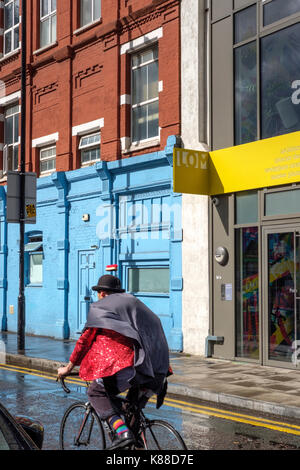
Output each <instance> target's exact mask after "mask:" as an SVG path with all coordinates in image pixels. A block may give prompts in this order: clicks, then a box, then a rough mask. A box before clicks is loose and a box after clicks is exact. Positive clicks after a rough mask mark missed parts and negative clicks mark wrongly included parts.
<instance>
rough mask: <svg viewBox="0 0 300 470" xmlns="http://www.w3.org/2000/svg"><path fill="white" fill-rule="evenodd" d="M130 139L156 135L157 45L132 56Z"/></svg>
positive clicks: (145, 138)
mask: <svg viewBox="0 0 300 470" xmlns="http://www.w3.org/2000/svg"><path fill="white" fill-rule="evenodd" d="M131 120H132V134H131V135H132V141H133V142H138V141H142V140H147V139H151V138H153V137H158V135H159V127H158V47H157V45H156V46H154V47H152V48H151V49H147V50H143V51H141V52H139V53H137V54H134V55H133V56H132V115H131Z"/></svg>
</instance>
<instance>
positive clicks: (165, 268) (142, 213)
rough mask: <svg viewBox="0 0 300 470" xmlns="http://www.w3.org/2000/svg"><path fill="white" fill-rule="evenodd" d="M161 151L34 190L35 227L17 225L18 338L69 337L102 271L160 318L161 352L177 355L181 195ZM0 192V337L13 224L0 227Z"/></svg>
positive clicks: (13, 276)
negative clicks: (21, 305) (112, 267)
mask: <svg viewBox="0 0 300 470" xmlns="http://www.w3.org/2000/svg"><path fill="white" fill-rule="evenodd" d="M175 144H176V138H175V137H174V136H171V137H169V139H168V143H167V146H166V148H165V150H164V151H160V152H153V153H151V154H147V155H143V156H138V157H132V158H128V159H123V160H118V161H114V162H102V161H100V162H98V163H96V164H95V165H93V166H89V167H87V168H81V169H79V170H75V171H71V172H59V173H53V174H52V175H51V176H49V177H44V178H39V180H38V184H37V188H38V191H37V223H36V224H35V225H26V238H25V243H26V248H25V249H26V256H25V265H26V266H25V268H26V269H25V279H26V289H25V295H26V332H27V333H32V334H35V335H44V336H51V337H55V338H58V339H61V338H74V339H76V338H78V335H79V334H80V332H81V330H82V327H83V325H84V323H85V320H86V316H87V312H88V308H89V304H90V302H93V301H96V300H97V297H96V293H95V292H94V291H92V290H91V287H92V286H93V285H95V284H96V283H97V280H98V278H99V276H100V275H102V274H103V273H105V268H106V266H107V265H109V264H118V272H117V274H118V275H119V277H120V278H121V280H122V285H123V287H124V288H125V289H126V291H127V292H131V293H133V294H134V295H136V296H137V297H138V298H140V299H141V300H142V301H143V302H145V303H146V304H147V305H148V306H149V307H150V308H151V309H152V310H153V311H154V312H155V313H156V314H157V315H158V316H159V317H160V319H161V321H162V324H163V327H164V330H165V333H166V336H167V339H168V343H169V347H170V349H171V350H173V351H182V343H183V341H182V327H181V317H182V314H181V305H182V302H181V293H182V287H183V286H182V270H181V263H182V260H181V242H182V229H181V195H179V194H174V193H173V192H172V179H173V178H172V171H173V170H172V156H173V147H174V145H175ZM5 201H6V192H5V188H4V187H0V223H1V226H0V308H1V310H0V311H1V325H2V330H8V331H17V298H18V279H19V276H18V263H19V257H18V243H19V227H18V225H15V224H8V225H7V224H6V223H5V217H6V214H5V210H6V208H5Z"/></svg>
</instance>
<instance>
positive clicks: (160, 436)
mask: <svg viewBox="0 0 300 470" xmlns="http://www.w3.org/2000/svg"><path fill="white" fill-rule="evenodd" d="M144 433H145V434H144V441H145V449H146V450H187V447H186V445H185V442H184V440H183V439H182V437H181V436H180V434H179V432H178V431H176V429H174V428H173V426H171V424H169V423H167V422H166V421H159V420H153V421H149V422H148V423H147V425H146V427H145V430H144Z"/></svg>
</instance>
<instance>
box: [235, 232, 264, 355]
mask: <svg viewBox="0 0 300 470" xmlns="http://www.w3.org/2000/svg"><path fill="white" fill-rule="evenodd" d="M235 272H236V280H235V286H236V296H235V298H236V355H237V357H242V358H249V359H258V358H259V297H258V293H259V290H258V288H259V276H258V228H257V227H247V228H241V229H238V230H236V270H235Z"/></svg>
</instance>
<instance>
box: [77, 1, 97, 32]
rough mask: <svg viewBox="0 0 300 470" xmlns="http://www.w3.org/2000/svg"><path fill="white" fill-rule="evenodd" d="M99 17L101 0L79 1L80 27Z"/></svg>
mask: <svg viewBox="0 0 300 470" xmlns="http://www.w3.org/2000/svg"><path fill="white" fill-rule="evenodd" d="M100 17H101V0H81V1H80V26H85V25H87V24H89V23H93V21H97V20H99V19H100Z"/></svg>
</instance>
